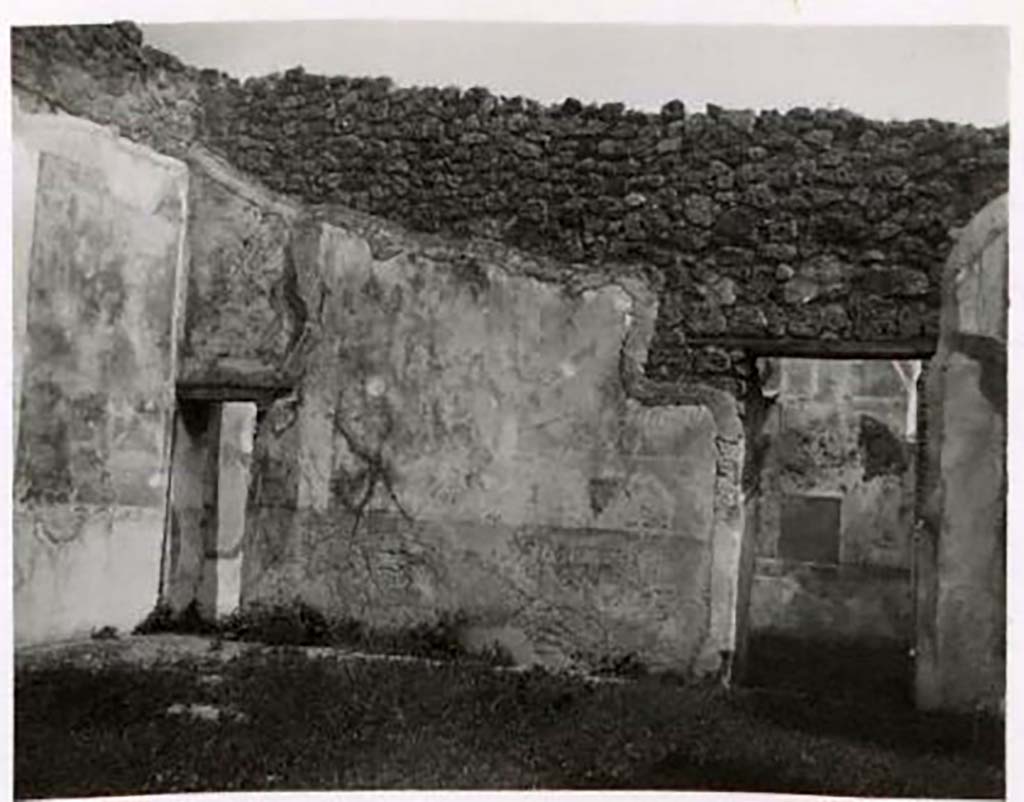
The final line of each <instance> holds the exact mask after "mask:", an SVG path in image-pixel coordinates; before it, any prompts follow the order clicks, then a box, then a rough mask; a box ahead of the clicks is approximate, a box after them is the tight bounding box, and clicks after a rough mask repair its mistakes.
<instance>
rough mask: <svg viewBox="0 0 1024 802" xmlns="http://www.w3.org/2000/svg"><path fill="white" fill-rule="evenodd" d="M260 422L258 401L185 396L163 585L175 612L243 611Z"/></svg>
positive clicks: (208, 615)
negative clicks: (246, 545) (255, 440)
mask: <svg viewBox="0 0 1024 802" xmlns="http://www.w3.org/2000/svg"><path fill="white" fill-rule="evenodd" d="M256 419H257V405H256V402H254V401H237V400H230V401H228V400H223V401H221V400H207V399H196V398H187V397H179V399H178V406H177V410H176V414H175V422H174V437H173V441H172V448H171V480H170V483H169V491H168V492H169V504H168V528H167V536H166V538H165V552H164V569H163V576H162V580H163V581H162V588H161V601H162V602H163V603H164V604H165V605H166V606H168V607H169V608H170V610H171V611H172V612H174V613H181V612H183V611H185V610H187V609H189V608H190V607H194V610H195V612H196V613H198V614H199V616H200V617H201V618H203V619H204V620H211V621H212V620H215V619H217V618H220V617H222V616H225V615H229V614H230V613H232V612H234V611H235V610H237V609H238V607H239V604H240V602H241V592H242V559H243V548H244V543H245V516H246V501H247V497H248V493H249V478H250V469H251V462H252V450H253V438H254V435H255V431H256Z"/></svg>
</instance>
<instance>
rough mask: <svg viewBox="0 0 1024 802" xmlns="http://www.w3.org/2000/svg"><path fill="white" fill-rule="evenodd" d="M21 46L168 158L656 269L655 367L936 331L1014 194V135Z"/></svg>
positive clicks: (97, 48) (57, 97) (82, 37)
mask: <svg viewBox="0 0 1024 802" xmlns="http://www.w3.org/2000/svg"><path fill="white" fill-rule="evenodd" d="M12 44H13V47H12V55H13V78H14V83H15V86H16V88H21V89H25V90H28V91H31V92H34V93H37V94H40V95H42V96H44V97H45V98H47V100H48V101H50V102H52V103H53V104H54V105H55V106H56V107H58V108H60V109H63V110H65V111H68V112H70V113H73V114H79V115H82V116H86V117H89V118H91V119H94V120H97V121H99V122H102V123H106V124H113V125H115V126H117V127H118V128H119V129H120V132H121V134H122V135H124V136H127V137H128V138H131V139H135V140H138V141H142V142H144V143H147V144H150V145H152V146H153V147H155V148H156V149H157V150H160V151H163V152H165V153H169V154H172V155H181V154H182V153H183V152H184V151H185V150H186V149H187V148H188V146H189V145H191V144H194V143H201V144H203V145H204V146H206V147H208V148H210V149H212V150H213V151H215V152H216V153H218V154H219V155H221V156H222V157H224V158H226V159H227V160H228V161H229V162H231V163H232V164H233V165H234V166H236V167H237V168H239V169H241V170H243V171H244V172H246V173H247V174H249V175H251V176H253V177H255V178H257V179H259V180H260V181H262V182H263V183H265V184H266V185H267V186H268V187H269V188H271V189H273V190H275V191H279V192H285V193H289V194H291V195H293V196H296V197H298V198H301V199H302V200H304V201H306V202H312V203H318V204H319V203H332V204H342V205H346V206H349V207H352V208H354V209H358V210H361V211H365V212H369V213H372V214H374V215H380V216H382V217H386V218H389V219H392V220H395V221H397V222H399V223H402V224H404V225H407V226H409V227H410V228H412V229H414V230H421V231H428V232H440V233H444V234H448V235H457V236H483V237H490V238H495V239H500V240H503V241H505V242H507V243H508V244H511V245H514V246H517V247H520V248H523V249H526V250H528V251H532V252H536V253H541V254H546V255H550V256H554V257H556V258H558V259H560V260H563V261H565V262H569V263H572V262H586V263H587V264H588V265H597V264H601V263H636V264H640V265H643V266H644V267H645V269H646V270H648V271H649V272H650V273H651V274H652V277H654V278H655V279H656V281H657V282H658V283H659V285H660V287H661V295H662V303H661V305H660V310H659V320H658V326H657V332H656V336H655V339H654V342H653V343H652V347H651V358H650V361H649V364H648V368H647V369H648V373H649V374H651V375H652V376H654V377H656V378H663V379H673V378H677V377H680V376H683V375H691V376H692V375H694V374H695V373H696V374H703V375H705V376H707V377H709V378H710V379H711V380H712V381H713V382H714V383H717V384H719V385H720V386H724V387H726V388H728V389H736V388H738V387H741V385H742V383H743V382H744V381H745V380H746V379H747V376H746V375H745V368H744V367H743V366H742V365H741V364H739V363H736V362H735V361H734V360H730V359H728V358H726V359H725V360H724V361H719V362H717V363H716V362H715V361H714V360H710V363H709V360H708V359H707V358H705V356H704V355H703V349H701V348H692V347H688V346H687V343H688V342H692V341H693V340H694V339H695V338H698V339H699V340H701V341H705V340H709V339H710V340H714V339H720V340H727V339H729V338H762V339H767V340H793V339H795V340H841V341H852V342H863V343H876V344H877V343H897V344H899V343H907V342H911V341H918V340H922V339H923V340H925V341H928V340H933V339H934V338H935V337H936V335H937V332H938V310H939V296H940V292H939V273H940V271H941V266H942V264H943V263H944V261H945V258H946V255H947V254H948V252H949V250H950V248H951V245H952V242H953V239H952V236H951V235H952V233H954V231H955V229H956V228H957V227H959V226H962V225H964V224H965V223H966V222H967V221H968V220H969V219H970V217H971V215H972V214H973V213H974V212H975V211H977V210H978V209H980V208H981V207H982V206H983V205H984V204H985V203H986V202H987V201H989V200H991V199H992V198H994V197H996V196H998V195H999V194H1000V193H1002V192H1005V191H1006V188H1007V178H1008V176H1007V165H1008V136H1009V133H1008V127H1007V126H1003V127H1000V128H992V129H978V128H975V127H973V126H969V125H956V124H952V123H946V122H939V121H935V120H916V121H912V122H880V121H876V120H869V119H865V118H863V117H859V116H857V115H856V114H853V113H851V112H848V111H844V110H825V109H818V110H813V111H812V110H810V109H806V108H794V109H791V110H789V111H787V112H785V113H780V112H778V111H763V112H761V113H759V114H755V113H753V112H750V111H730V110H726V109H722V108H719V107H717V106H712V105H709V106H708V107H707V109H706V111H704V112H698V113H691V112H688V111H687V110H686V109H685V108H684V106H683V104H682V103H681V102H679V101H671V102H669V103H667V104H665V106H664V107H663V108H662V110H661V111H660V113H647V112H640V111H636V110H630V109H626V108H625V107H624V106H623V105H622V104H619V103H604V104H601V105H596V104H590V105H583V104H582V103H580V102H578V101H576V100H574V99H571V98H570V99H567V100H566V101H565V102H564V103H562V104H557V105H553V106H542V105H541V104H539V103H537V102H536V101H533V100H529V99H524V98H522V97H514V98H507V97H501V96H495V95H493V94H491V93H490V92H489V91H488V90H486V89H483V88H480V87H474V88H471V89H468V90H463V89H460V88H458V87H447V88H443V89H439V88H407V87H395V86H393V85H392V83H391V81H390V80H389V79H387V78H352V77H330V78H329V77H324V76H320V75H312V74H307V73H306V72H304V71H303V70H302V68H295V69H291V70H288V71H287V72H284V73H283V74H274V75H270V76H265V77H260V78H249V79H246V80H245V81H239V80H236V79H234V78H232V77H230V76H227V75H224V74H222V73H219V72H217V71H215V70H199V69H195V68H192V67H188V66H186V65H183V64H182V63H181V62H179V61H178V60H177V59H175V58H174V57H172V56H169V55H167V54H165V53H162V52H160V51H158V50H155V49H154V48H152V47H148V46H146V45H144V44H143V42H142V34H141V31H139V29H138V28H136V27H135V26H134V25H131V24H129V23H122V24H117V25H113V26H77V27H47V28H19V29H15V30H14V32H13V40H12ZM680 82H681V84H682V83H684V82H685V77H681V78H680ZM725 286H731V288H732V289H731V290H729V291H726V292H724V293H723V292H722V289H723V287H725Z"/></svg>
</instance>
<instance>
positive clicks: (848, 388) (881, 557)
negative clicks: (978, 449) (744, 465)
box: [738, 357, 925, 704]
mask: <svg viewBox="0 0 1024 802" xmlns="http://www.w3.org/2000/svg"><path fill="white" fill-rule="evenodd" d="M757 369H758V374H759V376H760V378H761V398H760V399H759V406H760V408H759V409H758V410H757V412H756V414H755V415H754V416H752V417H754V418H756V422H755V423H754V425H753V426H751V427H750V429H749V430H748V437H750V441H749V450H750V452H751V453H752V454H753V455H754V457H753V459H752V461H751V464H750V471H749V473H750V474H752V475H751V476H750V477H749V480H748V482H749V484H748V499H749V503H748V507H747V514H748V524H749V529H748V536H747V540H748V542H747V543H746V549H747V551H748V556H747V558H746V560H745V571H744V574H745V576H743V577H742V581H743V583H744V586H743V588H742V592H741V594H740V597H741V599H742V600H743V604H745V606H746V609H743V610H741V611H740V619H741V620H742V621H743V622H744V629H745V631H744V632H742V633H741V636H742V637H743V638H744V641H745V642H744V644H743V654H744V659H743V666H742V669H741V672H740V675H739V676H738V679H739V681H740V682H741V683H742V684H744V685H747V686H754V687H767V688H771V689H774V690H784V691H792V692H797V693H801V694H808V695H826V696H829V697H835V696H838V695H846V696H854V697H858V696H863V697H864V698H868V697H870V698H871V699H872V700H873V701H876V702H878V701H885V702H892V703H898V704H902V703H906V702H909V701H910V699H911V698H912V681H913V651H912V650H913V644H914V641H915V621H914V563H915V556H914V555H915V548H914V532H915V525H916V521H917V511H918V504H919V501H918V487H919V477H920V473H921V470H922V469H923V460H922V459H921V455H922V453H923V450H922V448H921V447H920V445H919V444H921V443H923V437H922V436H921V434H922V432H921V420H922V418H921V414H920V412H921V411H920V406H921V405H920V403H919V400H918V399H919V398H920V392H921V388H922V386H923V385H922V380H923V373H924V370H925V363H924V362H923V361H921V360H917V359H905V360H898V359H877V358H875V359H819V358H793V357H772V358H761V359H758V361H757Z"/></svg>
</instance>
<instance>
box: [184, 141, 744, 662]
mask: <svg viewBox="0 0 1024 802" xmlns="http://www.w3.org/2000/svg"><path fill="white" fill-rule="evenodd" d="M190 168H191V181H190V195H189V203H190V208H191V210H192V217H191V220H192V225H190V227H189V248H188V251H189V255H190V266H189V287H190V289H189V298H190V307H189V312H188V314H187V325H186V332H185V340H184V343H183V347H182V365H181V374H180V381H179V387H180V388H183V389H185V390H188V388H192V391H196V392H198V391H199V390H201V389H202V388H208V387H211V386H219V387H222V388H228V387H229V388H231V392H232V393H234V394H235V395H236V397H241V396H242V395H243V394H244V393H246V392H249V393H251V394H252V396H253V397H254V398H261V399H262V400H261V402H260V403H261V406H262V410H263V411H262V412H261V414H260V417H259V422H258V424H257V429H256V435H255V443H254V450H253V456H252V464H251V480H250V495H249V504H248V510H247V521H246V541H245V544H244V546H243V554H244V556H243V567H242V588H241V596H242V603H243V604H247V603H253V602H256V601H261V600H262V601H267V600H274V601H286V602H287V601H291V600H293V599H294V598H296V597H298V598H301V599H302V600H304V601H306V602H307V603H309V604H312V605H314V606H316V607H317V608H318V609H321V610H323V611H324V612H325V613H327V614H328V615H329V616H335V617H341V618H347V617H351V618H356V619H359V620H362V621H366V622H370V623H374V624H377V625H382V626H400V625H410V624H415V623H419V622H422V621H429V620H431V619H433V618H436V617H437V616H439V615H441V614H444V613H448V614H451V615H458V616H464V617H465V619H466V621H467V627H468V628H467V630H466V632H465V633H464V634H465V637H466V638H467V639H468V640H469V641H471V642H476V643H477V644H486V643H488V642H490V641H491V640H497V641H499V642H501V643H502V644H503V645H504V646H505V647H506V648H508V649H509V650H510V651H512V652H513V654H514V655H515V656H516V657H517V658H519V659H520V660H525V661H530V660H540V661H542V662H545V663H548V664H564V663H566V662H576V661H578V662H581V663H583V664H589V665H597V664H599V663H600V662H601V661H604V660H608V661H615V660H619V659H624V658H627V657H630V656H632V657H633V658H635V659H639V660H641V661H643V662H644V663H646V664H648V665H651V666H653V667H662V668H675V669H677V670H683V671H689V670H708V669H714V668H716V667H717V666H718V665H719V662H720V660H721V657H722V655H721V654H720V652H728V651H729V650H730V649H731V643H732V637H733V626H734V623H733V617H734V608H735V603H734V594H735V582H736V567H735V564H734V563H735V560H736V558H737V557H738V544H739V531H741V528H742V515H741V514H740V513H738V512H737V511H736V510H735V505H736V502H735V500H732V501H731V500H730V499H735V497H736V494H737V493H738V467H739V465H740V464H741V463H742V443H741V442H740V441H739V439H738V432H737V427H738V419H737V418H736V412H735V408H734V407H733V409H732V410H730V409H729V408H728V407H727V406H726V407H722V408H717V407H714V405H710V406H705V405H701V404H697V403H694V399H691V398H689V397H686V396H685V395H682V396H678V395H677V396H676V397H672V392H678V390H676V389H675V388H672V387H668V388H664V387H663V388H659V387H658V386H657V385H646V386H645V387H646V389H645V388H644V386H640V387H634V386H633V385H634V384H637V383H638V382H640V383H641V384H642V378H638V377H639V365H640V364H642V362H643V358H644V355H645V349H646V347H647V345H648V343H649V340H650V337H651V333H652V330H653V323H654V318H655V314H656V306H657V300H656V297H655V296H654V294H653V293H652V292H651V291H650V289H649V288H648V287H647V286H646V284H645V283H644V281H643V279H642V277H640V276H629V275H625V274H612V273H603V274H602V273H601V272H600V271H588V272H586V273H585V274H581V275H579V276H577V277H576V281H573V280H571V277H568V276H567V274H566V273H564V272H561V271H556V270H554V267H555V265H553V264H549V263H546V262H544V261H537V260H535V259H533V258H532V257H529V256H526V255H524V254H521V253H519V252H517V251H514V250H512V249H509V248H507V247H505V246H498V245H495V244H494V243H487V242H483V241H474V242H470V243H462V244H458V245H456V244H453V243H451V242H450V241H447V240H445V239H443V238H440V237H430V236H423V235H414V234H411V233H409V232H406V231H404V230H403V229H401V228H400V227H398V226H394V225H391V224H387V223H384V222H383V221H380V220H376V219H374V218H370V217H368V216H365V215H360V214H358V213H352V212H347V211H345V210H339V209H326V208H321V209H308V208H305V207H303V206H301V205H298V204H294V203H291V202H289V201H287V200H286V199H283V198H279V197H275V196H273V195H272V194H271V193H268V192H266V191H265V190H262V189H260V188H259V187H257V186H254V185H252V184H250V183H248V182H247V181H246V180H245V179H244V178H243V177H242V176H240V175H238V174H237V173H235V172H234V171H232V170H230V169H229V168H228V167H227V165H225V164H223V163H221V162H219V161H217V160H215V159H212V158H211V157H209V156H208V155H205V154H203V153H201V152H199V151H196V152H193V154H192V155H191V157H190ZM567 278H569V279H570V280H567ZM218 310H219V311H220V312H221V314H215V313H216V312H217V311H218ZM224 310H228V311H229V312H230V314H224V313H223V312H224ZM236 310H237V311H236ZM659 389H660V392H662V393H663V395H662V396H661V397H659V396H658V395H657V393H658V391H659ZM716 416H717V418H716ZM193 562H195V561H194V560H193ZM193 574H194V572H193ZM193 574H190V573H189V572H188V571H186V572H185V573H184V574H183V575H182V577H179V578H175V577H174V576H172V577H171V578H170V580H169V588H171V590H172V591H173V590H174V589H175V588H176V587H179V586H180V585H181V581H184V582H185V584H186V585H187V586H189V587H191V586H196V585H197V583H196V581H195V577H194V575H193ZM179 580H181V581H179ZM198 584H201V583H198ZM186 591H187V588H186ZM181 601H182V600H179V601H178V605H179V606H180V605H181Z"/></svg>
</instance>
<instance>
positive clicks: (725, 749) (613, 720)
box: [15, 647, 1003, 798]
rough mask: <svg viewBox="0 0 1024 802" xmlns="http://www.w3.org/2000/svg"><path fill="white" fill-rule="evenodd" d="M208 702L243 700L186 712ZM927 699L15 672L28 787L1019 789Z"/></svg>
mask: <svg viewBox="0 0 1024 802" xmlns="http://www.w3.org/2000/svg"><path fill="white" fill-rule="evenodd" d="M189 704H208V705H212V706H214V707H216V708H218V709H220V710H223V711H237V712H238V713H239V714H240V715H238V716H231V715H223V716H221V717H220V718H219V719H217V720H204V719H202V718H192V717H189V716H183V715H177V716H175V715H168V713H167V711H168V708H171V707H172V706H174V705H189ZM962 734H963V732H962V728H958V727H956V726H955V725H952V724H950V723H949V722H946V721H944V720H940V719H937V718H934V717H931V718H929V717H922V716H920V715H918V714H912V713H911V712H907V713H905V714H904V713H899V714H894V713H892V712H891V711H889V712H886V713H882V712H879V711H877V710H872V709H871V708H870V706H864V705H857V706H844V705H828V704H824V703H822V702H820V701H816V702H813V703H808V702H807V701H806V700H801V699H797V698H794V697H787V696H779V695H765V694H762V693H754V692H743V691H738V692H733V693H726V692H725V691H723V690H722V689H721V688H719V687H717V686H715V687H709V686H701V685H681V684H679V683H678V682H676V683H670V682H666V681H664V680H659V679H658V678H656V677H646V678H642V679H640V680H637V681H634V682H624V683H617V684H616V683H604V684H595V683H592V682H590V683H588V682H585V681H583V680H581V679H579V678H572V677H568V676H558V675H552V674H548V673H545V672H541V671H528V672H509V671H503V672H496V671H494V670H492V669H490V668H488V667H486V666H483V665H479V664H472V663H466V662H460V661H456V662H449V663H441V664H434V665H431V664H427V663H423V662H412V663H409V662H389V661H381V660H377V661H373V660H338V659H335V658H330V657H328V658H311V657H308V656H307V655H305V654H304V653H302V652H301V651H299V650H297V649H293V648H287V647H285V648H277V649H269V650H267V649H264V650H261V651H260V650H258V651H254V652H252V653H249V654H244V655H242V656H241V657H238V658H235V659H233V660H231V661H228V662H224V661H222V660H213V659H210V660H202V659H201V660H195V659H193V660H191V661H180V662H177V663H171V664H163V665H157V666H155V667H149V668H141V667H139V666H133V665H126V664H123V663H122V664H119V663H110V664H106V665H101V666H99V667H96V668H93V669H89V668H84V667H76V666H73V665H70V664H67V663H60V662H56V663H49V664H46V665H40V666H37V667H34V668H22V669H19V671H18V672H17V675H16V681H15V794H16V796H18V797H19V798H28V797H54V796H88V795H100V794H129V793H131V794H147V793H171V792H178V793H181V792H190V791H230V790H249V791H272V790H321V789H322V790H327V789H385V788H417V789H439V788H445V789H465V788H475V789H483V788H489V789H495V788H508V789H532V788H547V789H566V788H590V789H594V788H602V789H617V788H662V789H664V788H674V789H687V790H743V791H788V792H805V793H818V794H858V795H875V796H941V797H957V796H969V797H999V796H1001V795H1002V794H1003V771H1002V766H1001V759H1000V756H998V755H995V754H991V753H986V752H985V750H983V749H981V748H979V747H978V746H977V745H975V746H973V747H972V745H971V743H970V742H967V741H964V739H963V738H962V737H960V736H962Z"/></svg>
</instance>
